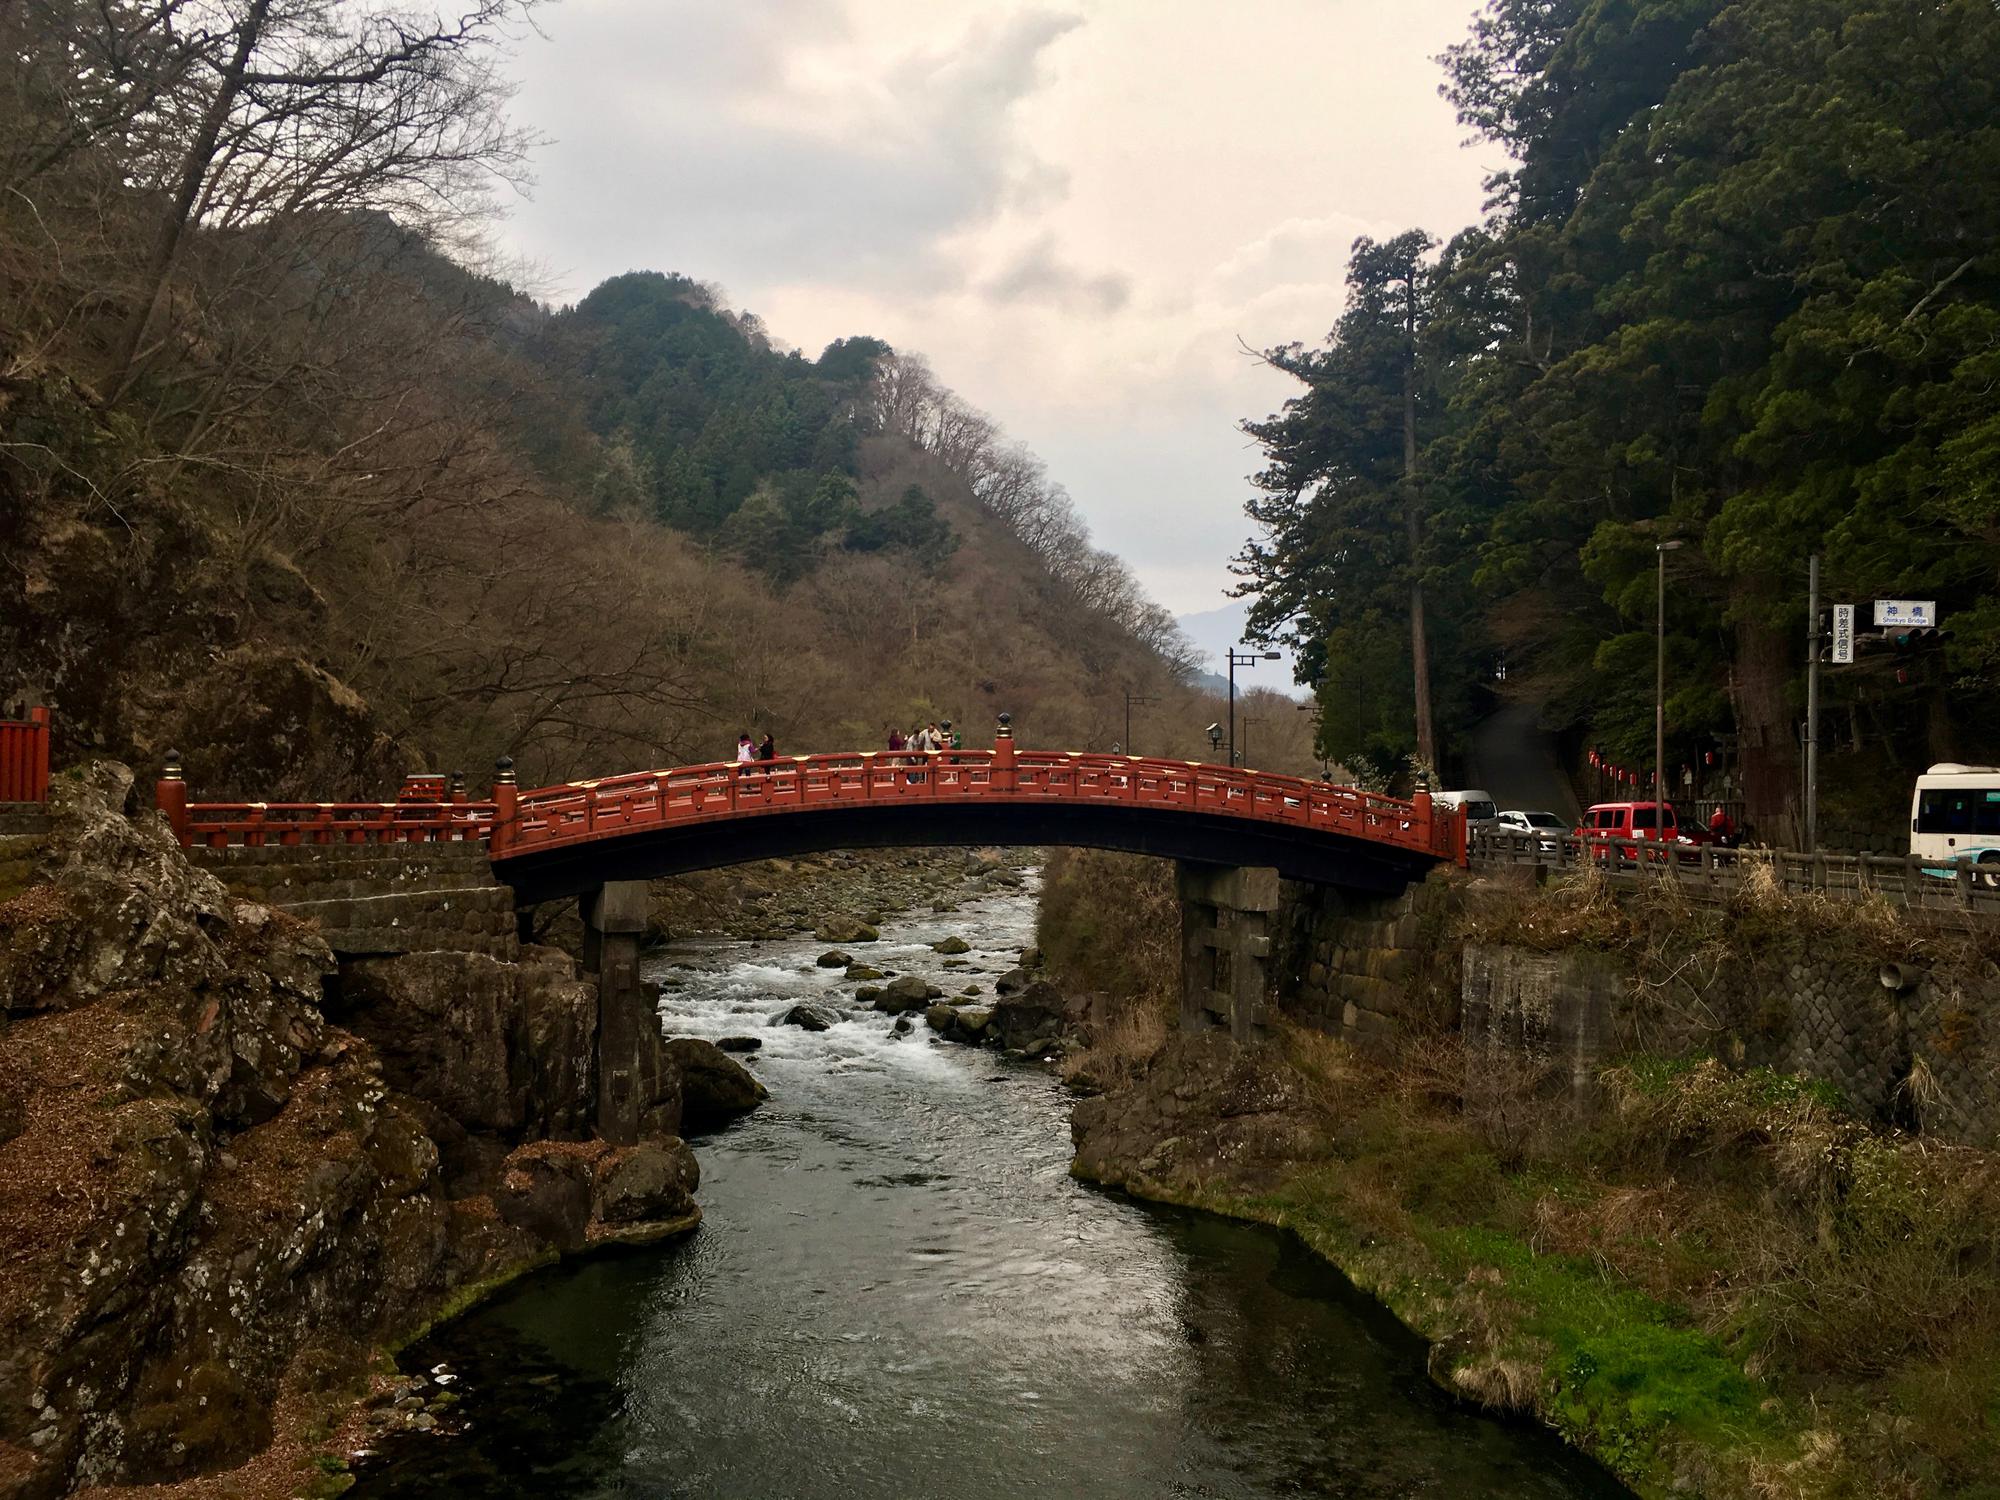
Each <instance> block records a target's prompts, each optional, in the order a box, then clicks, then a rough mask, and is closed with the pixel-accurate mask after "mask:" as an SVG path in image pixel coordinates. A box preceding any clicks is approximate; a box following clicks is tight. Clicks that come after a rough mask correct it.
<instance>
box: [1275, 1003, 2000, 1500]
mask: <svg viewBox="0 0 2000 1500" xmlns="http://www.w3.org/2000/svg"><path fill="white" fill-rule="evenodd" d="M1284 1045H1285V1048H1286V1052H1287V1056H1288V1058H1289V1060H1290V1061H1291V1062H1292V1064H1293V1066H1294V1067H1295V1068H1296V1069H1297V1070H1298V1072H1299V1073H1300V1075H1301V1076H1302V1077H1303V1078H1305V1079H1306V1080H1307V1081H1308V1084H1309V1093H1310V1094H1311V1097H1312V1098H1313V1100H1314V1102H1315V1104H1316V1105H1317V1106H1318V1107H1319V1108H1320V1109H1321V1110H1322V1111H1323V1112H1324V1114H1325V1117H1326V1130H1325V1133H1326V1136H1327V1138H1328V1139H1329V1140H1330V1141H1332V1142H1333V1143H1334V1155H1333V1159H1332V1160H1331V1161H1330V1162H1327V1163H1324V1164H1315V1165H1313V1166H1311V1167H1306V1168H1302V1169H1301V1170H1300V1171H1299V1172H1298V1173H1296V1174H1295V1175H1294V1176H1293V1177H1292V1178H1291V1179H1289V1180H1288V1181H1287V1182H1286V1183H1285V1184H1284V1185H1283V1186H1282V1187H1281V1188H1280V1189H1279V1190H1278V1192H1276V1193H1274V1194H1270V1195H1267V1196H1265V1197H1262V1198H1260V1199H1257V1200H1252V1206H1253V1207H1254V1209H1255V1211H1256V1212H1258V1213H1259V1214H1260V1215H1261V1216H1264V1217H1272V1218H1277V1219H1280V1220H1282V1221H1283V1222H1286V1223H1288V1224H1291V1225H1292V1226H1293V1227H1295V1228H1298V1229H1299V1230H1300V1231H1301V1232H1302V1233H1304V1234H1305V1235H1306V1236H1307V1237H1308V1239H1311V1240H1313V1241H1314V1242H1315V1243H1317V1244H1319V1245H1320V1246H1321V1247H1322V1248H1324V1249H1326V1250H1327V1251H1328V1253H1329V1254H1331V1255H1332V1256H1333V1257H1334V1258H1335V1259H1336V1260H1338V1261H1339V1262H1340V1263H1341V1264H1342V1265H1344V1266H1346V1267H1348V1268H1349V1269H1350V1270H1351V1271H1353V1272H1354V1273H1355V1274H1356V1275H1357V1277H1358V1278H1359V1279H1361V1280H1362V1281H1364V1283H1366V1284H1368V1285H1370V1286H1372V1287H1373V1288H1374V1289H1375V1290H1376V1291H1377V1292H1378V1294H1380V1295H1382V1296H1384V1297H1385V1298H1386V1299H1387V1300H1388V1301H1389V1302H1390V1303H1391V1305H1392V1306H1395V1307H1396V1309H1397V1310H1398V1312H1399V1313H1401V1314H1402V1315H1403V1316H1405V1317H1406V1318H1407V1319H1408V1320H1409V1321H1411V1322H1412V1323H1413V1324H1414V1325H1415V1326H1417V1327H1419V1328H1420V1329H1422V1330H1423V1331H1425V1332H1426V1333H1428V1334H1429V1335H1431V1336H1432V1337H1433V1338H1437V1339H1440V1340H1441V1341H1442V1342H1441V1344H1440V1351H1441V1357H1443V1358H1445V1360H1446V1361H1447V1364H1446V1368H1445V1370H1444V1371H1441V1373H1443V1374H1446V1375H1447V1378H1449V1379H1451V1380H1452V1381H1453V1382H1454V1383H1455V1384H1457V1385H1458V1386H1459V1387H1460V1388H1462V1389H1465V1390H1466V1391H1467V1393H1468V1394H1471V1395H1474V1396H1476V1397H1478V1398H1479V1399H1482V1400H1487V1401H1489V1402H1491V1403H1494V1404H1498V1405H1500V1406H1503V1407H1517V1406H1519V1405H1521V1404H1522V1403H1523V1401H1524V1399H1525V1400H1526V1401H1527V1402H1528V1403H1529V1404H1532V1405H1534V1406H1535V1407H1536V1409H1537V1410H1538V1411H1540V1413H1541V1414H1542V1415H1543V1416H1544V1417H1545V1418H1547V1419H1548V1420H1550V1421H1552V1422H1554V1423H1555V1424H1556V1425H1557V1426H1558V1427H1560V1428H1562V1429H1563V1430H1564V1431H1565V1432H1566V1433H1568V1434H1569V1435H1570V1436H1571V1437H1572V1438H1574V1439H1575V1440H1577V1441H1578V1442H1579V1443H1581V1444H1583V1445H1584V1446H1586V1447H1587V1448H1589V1449H1591V1451H1593V1452H1595V1453H1597V1454H1598V1455H1599V1456H1600V1457H1602V1458H1604V1459H1605V1461H1606V1462H1607V1463H1609V1464H1611V1466H1612V1467H1613V1468H1615V1469H1617V1470H1618V1471H1619V1472H1620V1473H1621V1474H1623V1475H1625V1476H1626V1477H1627V1478H1629V1479H1631V1480H1633V1481H1634V1482H1635V1483H1637V1484H1638V1485H1639V1486H1640V1488H1641V1489H1642V1491H1646V1492H1654V1491H1664V1490H1665V1489H1667V1488H1668V1487H1669V1486H1670V1485H1671V1484H1672V1483H1674V1482H1676V1481H1680V1482H1682V1483H1684V1484H1686V1485H1689V1486H1692V1488H1693V1490H1694V1492H1696V1493H1705V1494H1709V1495H1717V1496H1722V1495H1742V1496H1751V1495H1755V1496H1759V1497H1764V1496H1773V1497H1776V1496H1784V1497H1796V1500H1806V1497H1813V1500H1821V1497H1825V1500H1832V1497H1848V1496H1853V1497H1861V1496H1911V1497H1914V1496H1918V1495H1934V1494H1985V1493H1996V1492H2000V1489H1992V1488H1989V1489H1982V1488H1981V1486H1982V1485H1984V1486H2000V1431H1996V1427H2000V1423H1996V1413H2000V1162H1996V1161H1995V1159H1994V1158H1993V1157H1991V1156H1990V1155H1988V1154H1987V1153H1984V1152H1979V1151H1974V1150H1970V1149H1968V1148H1963V1147H1951V1146H1942V1145H1939V1144H1937V1143H1935V1142H1931V1141H1926V1140H1922V1139H1915V1138H1911V1137H1906V1136H1901V1135H1893V1134H1883V1133H1879V1132H1875V1131H1872V1130H1871V1129H1869V1128H1868V1127H1866V1126H1864V1125H1862V1124H1861V1123H1859V1122H1857V1121H1855V1120H1853V1119H1852V1118H1850V1117H1848V1116H1846V1115H1844V1114H1843V1113H1841V1112H1840V1110H1839V1108H1838V1107H1837V1104H1836V1103H1835V1102H1834V1101H1833V1100H1832V1099H1831V1098H1830V1096H1829V1095H1828V1093H1827V1091H1825V1090H1824V1089H1821V1088H1818V1087H1816V1086H1814V1085H1812V1084H1809V1083H1806V1082H1804V1081H1801V1080H1798V1079H1793V1078H1788V1077H1785V1076H1782V1075H1778V1074H1774V1073H1771V1072H1769V1071H1766V1070H1748V1071H1732V1070H1730V1069H1727V1068H1724V1067H1722V1066H1721V1065H1720V1064H1717V1063H1714V1062H1700V1063H1685V1062H1661V1061H1655V1060H1650V1059H1638V1060H1635V1061H1634V1062H1633V1063H1632V1064H1630V1065H1629V1066H1627V1067H1624V1068H1619V1069H1614V1070H1611V1071H1610V1072H1608V1073H1607V1074H1606V1075H1605V1076H1604V1078H1603V1092H1604V1101H1603V1104H1602V1107H1601V1108H1598V1109H1594V1110H1592V1111H1589V1112H1587V1113H1586V1112H1584V1111H1582V1110H1580V1109H1577V1108H1575V1107H1573V1106H1570V1105H1568V1104H1567V1103H1565V1102H1564V1099H1565V1097H1566V1096H1564V1095H1560V1094H1552V1093H1551V1092H1549V1091H1548V1090H1547V1089H1546V1088H1543V1087H1541V1086H1540V1083H1541V1080H1539V1079H1537V1078H1536V1077H1535V1076H1533V1074H1532V1072H1526V1071H1524V1072H1522V1073H1520V1074H1519V1075H1518V1076H1516V1075H1513V1074H1508V1075H1506V1076H1502V1074H1500V1073H1498V1072H1495V1071H1494V1070H1492V1069H1490V1068H1487V1067H1486V1066H1484V1064H1483V1062H1482V1063H1481V1064H1480V1065H1478V1066H1474V1067H1471V1068H1468V1067H1467V1059H1466V1058H1465V1057H1464V1056H1463V1055H1462V1053H1461V1052H1460V1050H1459V1048H1458V1047H1457V1044H1456V1041H1455V1039H1453V1038H1450V1037H1432V1038H1427V1039H1424V1040H1422V1041H1421V1042H1420V1043H1418V1044H1415V1045H1413V1046H1412V1047H1411V1048H1409V1049H1408V1050H1407V1051H1406V1052H1405V1053H1404V1055H1403V1056H1402V1057H1400V1058H1399V1059H1397V1060H1396V1061H1395V1062H1394V1063H1393V1064H1391V1065H1386V1066H1385V1065H1382V1064H1379V1063H1375V1062H1371V1061H1368V1060H1366V1059H1364V1058H1361V1057H1360V1056H1358V1055H1356V1054H1355V1053H1354V1052H1353V1051H1352V1050H1351V1049H1349V1048H1348V1047H1347V1046H1346V1045H1345V1044H1344V1043H1342V1042H1340V1041H1338V1040H1335V1039H1333V1038H1329V1037H1325V1036H1322V1035H1319V1034H1316V1033H1312V1032H1307V1031H1298V1030H1294V1031H1291V1032H1289V1033H1287V1035H1286V1036H1285V1038H1284ZM1530 1374H1532V1379H1530Z"/></svg>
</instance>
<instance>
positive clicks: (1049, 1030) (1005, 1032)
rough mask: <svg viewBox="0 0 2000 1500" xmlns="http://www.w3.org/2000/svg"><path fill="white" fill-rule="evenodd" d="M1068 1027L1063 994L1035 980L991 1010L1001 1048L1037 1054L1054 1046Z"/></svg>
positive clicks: (1003, 998) (1004, 997)
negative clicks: (1042, 1049) (1049, 1044)
mask: <svg viewBox="0 0 2000 1500" xmlns="http://www.w3.org/2000/svg"><path fill="white" fill-rule="evenodd" d="M1068 1024H1069V1007H1068V1005H1067V1004H1066V1003H1065V1001H1064V1000H1063V995H1062V991H1060V990H1058V989H1057V988H1056V987H1055V986H1054V985H1052V984H1049V983H1047V982H1045V981H1042V980H1037V981H1036V982H1035V983H1033V984H1031V985H1029V986H1028V987H1027V988H1026V989H1025V990H1023V991H1022V992H1021V993H1020V994H1018V995H1006V996H1003V997H1002V998H1001V999H1000V1000H999V1001H997V1002H996V1003H995V1005H994V1007H993V1033H994V1037H995V1039H996V1040H998V1041H999V1043H1000V1045H1001V1046H1003V1047H1006V1048H1009V1049H1014V1048H1018V1049H1019V1050H1021V1051H1023V1052H1027V1053H1031V1054H1033V1053H1037V1052H1038V1051H1039V1050H1040V1049H1041V1046H1042V1044H1045V1043H1050V1042H1054V1041H1055V1040H1056V1038H1058V1037H1060V1036H1061V1035H1062V1034H1063V1031H1064V1030H1065V1028H1066V1027H1067V1026H1068Z"/></svg>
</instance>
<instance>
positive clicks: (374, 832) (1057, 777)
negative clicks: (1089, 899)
mask: <svg viewBox="0 0 2000 1500" xmlns="http://www.w3.org/2000/svg"><path fill="white" fill-rule="evenodd" d="M443 783H444V778H442V777H434V778H421V777H419V778H412V779H411V781H410V782H409V783H408V784H407V785H406V786H405V789H404V795H403V797H402V798H401V799H399V800H398V801H396V802H393V803H380V802H378V803H312V802H294V803H252V802H232V803H218V802H210V803H190V802H188V801H187V787H186V783H185V781H183V780H182V779H181V778H180V773H179V768H178V765H177V764H170V765H169V769H168V775H167V777H166V778H164V779H162V781H161V782H160V790H159V805H160V807H161V808H162V810H164V811H165V812H166V813H167V815H168V818H169V819H170V821H171V822H172V823H173V826H174V829H175V831H176V833H177V834H178V835H179V836H180V839H181V842H182V843H184V844H202V845H211V846H226V845H230V844H253V845H254V844H337V843H380V842H396V843H421V842H437V841H465V840H474V839H483V840H486V841H487V842H488V844H489V845H490V852H491V854H492V857H493V858H494V859H496V860H504V859H511V858H514V857H516V856H519V855H525V854H533V853H539V852H542V851H544V850H550V849H561V848H569V847H573V846H575V845H578V844H585V843H589V842H591V841H593V840H596V839H603V838H612V837H616V836H618V835H620V834H625V833H637V832H641V831H644V830H646V829H650V828H663V827H668V826H684V825H689V826H691V825H695V824H701V823H713V822H724V821H728V820H732V819H743V818H749V817H758V816H764V815H768V814H777V813H786V812H796V811H799V810H802V809H812V808H823V807H859V806H866V805H883V804H889V803H901V804H921V803H946V802H953V803H958V802H971V801H1003V802H1014V803H1038V802H1068V803H1086V802H1088V803H1121V804H1124V805H1128V806H1136V807H1152V808H1162V809H1170V810H1179V811H1187V812H1197V813H1206V814H1214V815H1218V816H1222V817H1230V818H1241V819H1243V820H1244V821H1245V822H1248V823H1263V824H1281V825H1284V826H1288V827H1293V828H1301V829H1309V830H1314V831H1318V832H1322V833H1329V834H1339V835H1345V836H1347V837H1350V838H1358V839H1365V840H1368V841H1370V842H1373V843H1378V844H1387V845H1390V846H1392V847H1395V848H1399V849H1407V850H1411V851H1414V852H1416V853H1421V854H1428V855H1432V856H1434V857H1436V858H1439V859H1444V860H1450V861H1452V862H1454V863H1458V864H1463V863H1464V862H1465V857H1466V851H1465V821H1464V819H1463V818H1462V817H1460V816H1459V815H1458V814H1457V813H1456V812H1455V811H1451V810H1447V809H1433V807H1432V804H1431V799H1430V797H1429V796H1428V795H1426V794H1423V793H1419V794H1418V795H1417V797H1416V798H1415V799H1413V800H1411V801H1404V800H1402V799H1400V798H1395V797H1384V796H1380V795H1378V794H1376V793H1373V792H1363V791H1358V790H1355V789H1354V788H1351V787H1337V786H1331V785H1328V784H1327V783H1325V782H1319V781H1309V780H1306V779H1304V778H1302V777H1296V776H1279V775H1273V774H1270V773H1268V772H1262V771H1241V770H1233V769H1231V768H1229V767H1226V766H1211V765H1203V764H1200V763H1197V762H1192V761H1181V760H1151V759H1143V758H1140V757H1136V756H1126V755H1094V754H1079V753H1072V752H1068V751H1053V750H1018V749H1016V747H1015V745H1014V743H1013V741H1012V739H1010V738H1006V737H1004V736H1003V738H1002V739H1001V740H1000V742H999V744H998V745H997V746H996V747H995V748H994V749H992V750H949V751H937V752H930V753H916V752H909V751H894V752H891V751H875V750H864V751H852V752H848V753H844V754H831V755H800V756H788V757H786V758H785V759H783V760H776V761H755V762H751V763H749V764H747V765H745V764H739V763H737V762H735V761H719V762H715V763H713V764H709V765H699V766H681V767H677V768H675V769H672V770H662V771H638V772H633V773H631V774H629V775H624V776H612V777H606V778H603V779H600V780H594V781H571V782H564V783H562V784H560V785H557V786H547V787H539V788H536V789H534V790H532V791H524V790H522V789H520V788H519V787H517V786H516V785H515V784H514V782H513V773H512V769H511V765H510V764H509V763H506V762H503V763H502V767H501V770H500V773H499V775H498V776H497V778H496V781H495V785H494V788H493V800H492V801H490V802H468V801H465V800H463V798H462V796H460V797H458V798H457V799H456V800H454V799H453V798H452V797H447V796H446V795H445V793H444V785H443Z"/></svg>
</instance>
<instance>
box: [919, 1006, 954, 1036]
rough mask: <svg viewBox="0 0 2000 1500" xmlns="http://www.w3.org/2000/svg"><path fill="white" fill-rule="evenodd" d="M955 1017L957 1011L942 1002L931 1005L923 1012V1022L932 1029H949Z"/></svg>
mask: <svg viewBox="0 0 2000 1500" xmlns="http://www.w3.org/2000/svg"><path fill="white" fill-rule="evenodd" d="M957 1018H958V1012H957V1011H955V1010H953V1009H952V1008H951V1007H950V1006H949V1005H945V1004H942V1003H940V1004H937V1005H933V1006H932V1007H931V1008H930V1009H929V1010H927V1011H925V1012H924V1024H925V1025H926V1026H928V1027H930V1029H931V1030H932V1031H947V1030H949V1029H950V1027H951V1023H952V1022H953V1021H955V1020H956V1019H957Z"/></svg>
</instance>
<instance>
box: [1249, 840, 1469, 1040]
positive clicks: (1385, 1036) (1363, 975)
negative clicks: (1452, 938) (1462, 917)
mask: <svg viewBox="0 0 2000 1500" xmlns="http://www.w3.org/2000/svg"><path fill="white" fill-rule="evenodd" d="M1285 897H1286V900H1285V906H1284V908H1283V909H1282V911H1281V912H1280V915H1279V920H1278V922H1277V923H1276V924H1274V925H1275V926H1276V927H1277V928H1278V929H1279V930H1280V931H1281V932H1282V934H1283V937H1282V943H1283V947H1282V950H1281V952H1280V954H1279V956H1278V959H1277V965H1276V967H1277V970H1278V973H1279V975H1280V981H1279V983H1280V989H1279V997H1278V1004H1279V1009H1280V1010H1281V1011H1283V1012H1284V1013H1285V1014H1287V1015H1289V1016H1290V1017H1291V1018H1292V1019H1294V1020H1296V1021H1300V1022H1303V1023H1304V1024H1306V1025H1308V1026H1311V1027H1313V1028H1315V1029H1316V1030H1320V1031H1326V1032H1330V1033H1332V1034H1334V1035H1338V1036H1342V1037H1345V1038H1347V1039H1348V1040H1349V1041H1352V1042H1355V1043H1356V1044H1358V1045H1361V1046H1364V1047H1368V1048H1371V1049H1373V1050H1380V1049H1382V1048H1384V1047H1386V1046H1389V1045H1391V1044H1392V1043H1393V1041H1394V1039H1395V1038H1396V1036H1398V1035H1399V1034H1400V1033H1401V1032H1402V1031H1403V1030H1404V1028H1405V1026H1406V1024H1407V1023H1408V1022H1410V1021H1412V1020H1414V1019H1416V1018H1417V1017H1419V1016H1422V1017H1425V1018H1438V1019H1442V1020H1445V1021H1446V1022H1447V1023H1448V1021H1449V1019H1450V1017H1451V1015H1453V1014H1455V1012H1456V1008H1457V1003H1456V995H1455V972H1454V971H1455V957H1454V955H1453V954H1452V952H1451V950H1450V945H1449V944H1448V942H1447V941H1446V934H1447V933H1448V931H1449V929H1450V927H1451V925H1452V914H1453V912H1454V911H1455V910H1456V907H1457V894H1456V891H1455V889H1454V887H1453V885H1452V884H1451V883H1450V882H1449V881H1446V880H1436V879H1433V880H1428V881H1424V882H1423V883H1421V884H1419V885H1413V886H1411V887H1410V888H1409V889H1408V890H1406V891H1404V892H1403V893H1402V894H1401V895H1399V896H1385V897H1377V898H1368V897H1360V896H1353V895H1343V894H1342V893H1341V892H1339V891H1336V890H1333V889H1331V888H1329V887H1321V886H1306V885H1291V884H1287V886H1286V888H1285ZM1440 1012H1442V1014H1440Z"/></svg>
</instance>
